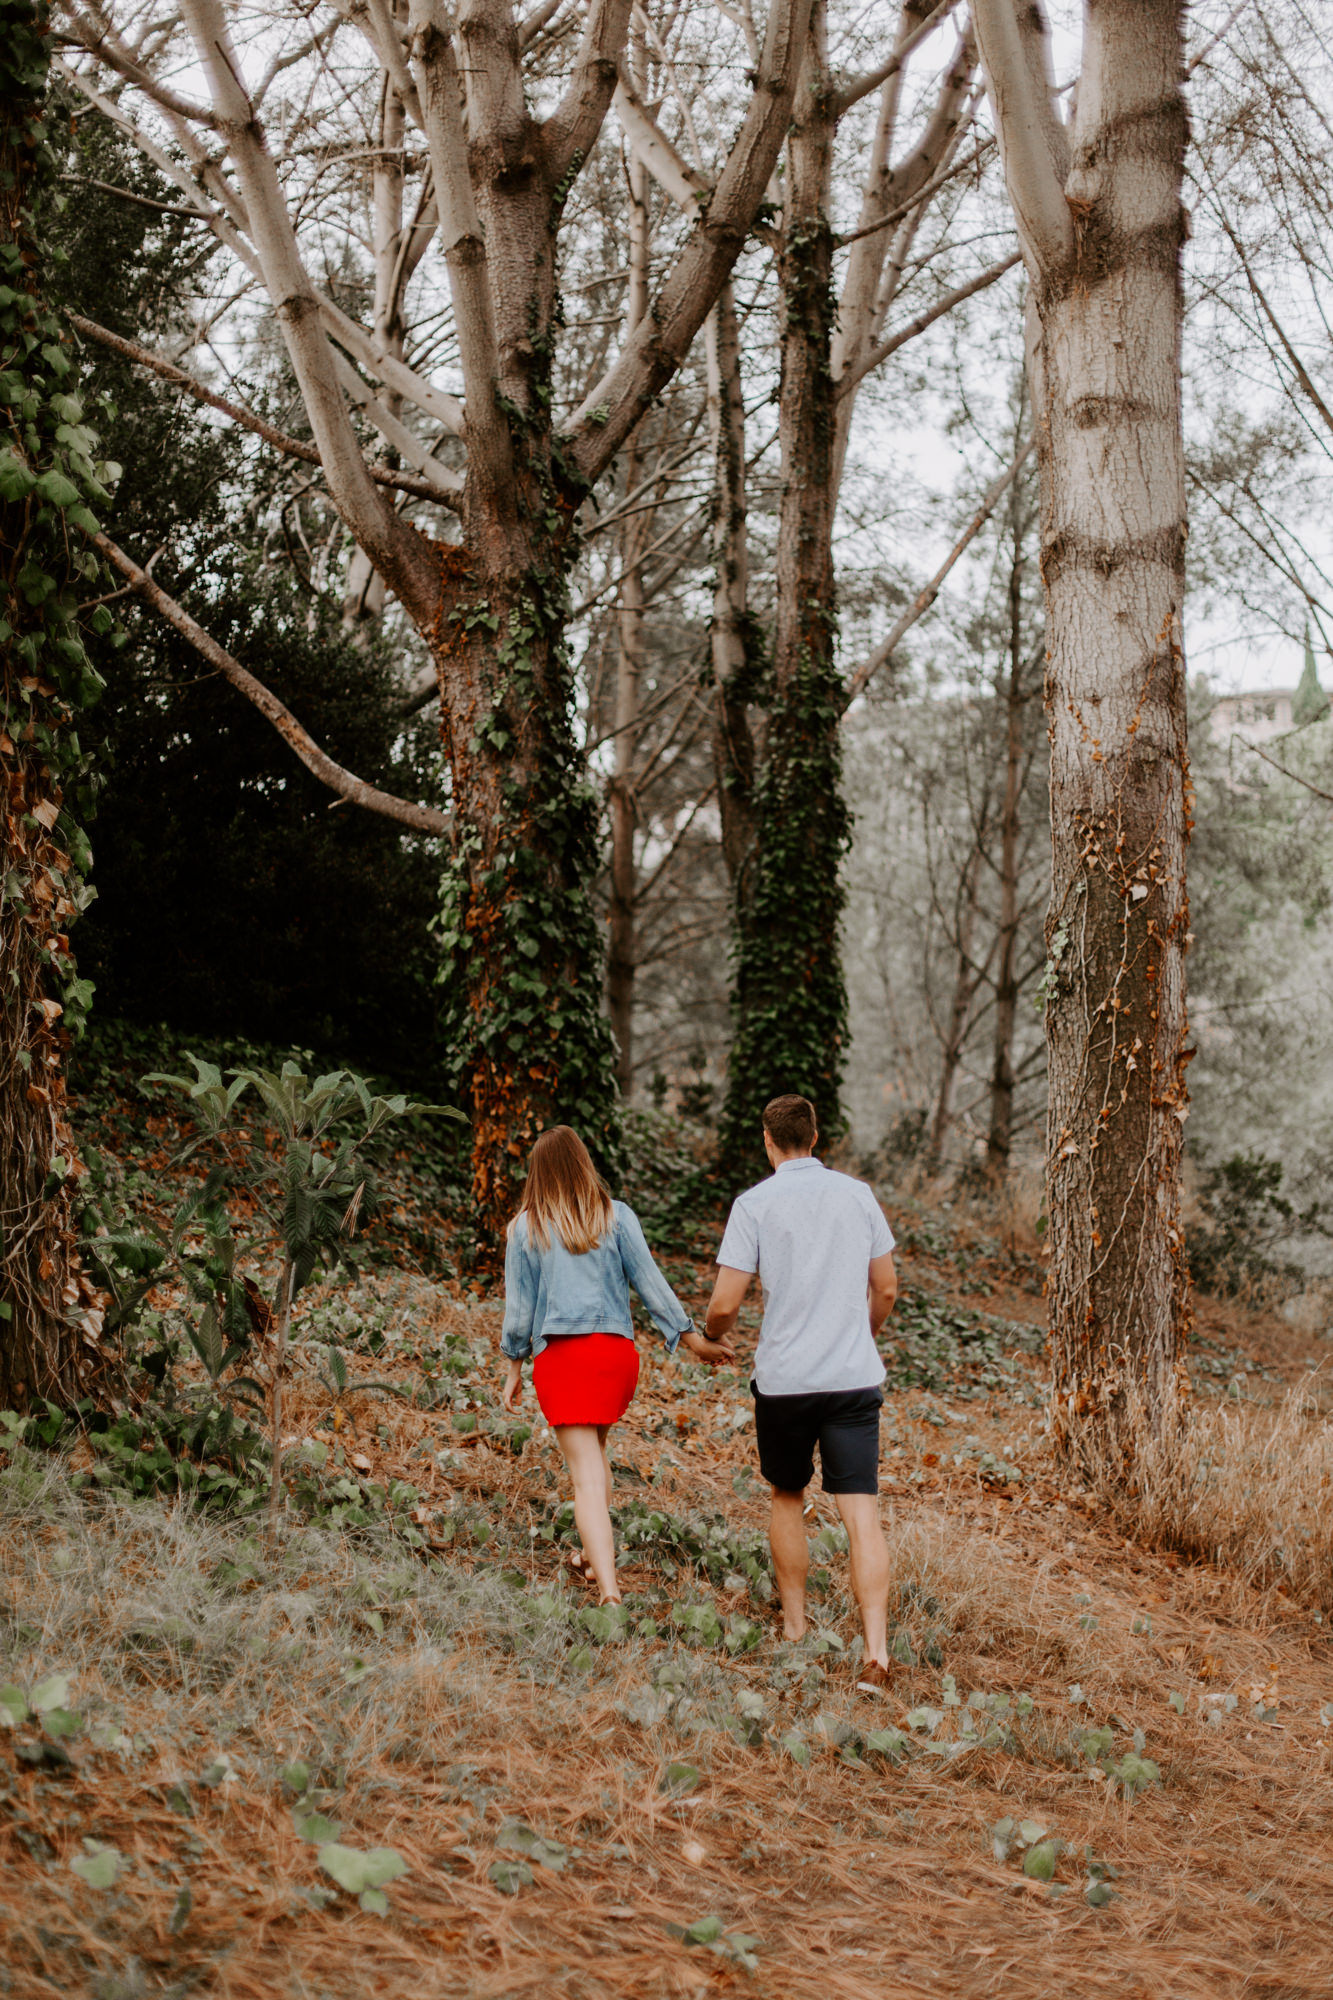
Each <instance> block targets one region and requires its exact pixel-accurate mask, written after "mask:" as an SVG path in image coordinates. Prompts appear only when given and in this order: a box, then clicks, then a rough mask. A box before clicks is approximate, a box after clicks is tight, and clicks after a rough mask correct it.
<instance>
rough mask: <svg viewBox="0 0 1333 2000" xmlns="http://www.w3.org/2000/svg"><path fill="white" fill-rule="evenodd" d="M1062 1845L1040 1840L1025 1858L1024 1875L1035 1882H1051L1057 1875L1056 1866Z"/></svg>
mask: <svg viewBox="0 0 1333 2000" xmlns="http://www.w3.org/2000/svg"><path fill="white" fill-rule="evenodd" d="M1059 1853H1060V1844H1059V1842H1058V1841H1055V1840H1040V1841H1038V1843H1037V1845H1036V1846H1035V1847H1030V1848H1029V1849H1028V1851H1027V1853H1026V1854H1025V1855H1024V1856H1023V1873H1024V1874H1025V1875H1027V1876H1030V1877H1031V1879H1032V1880H1033V1881H1034V1882H1049V1881H1050V1880H1051V1879H1052V1877H1053V1876H1054V1874H1055V1864H1056V1861H1057V1859H1058V1858H1059Z"/></svg>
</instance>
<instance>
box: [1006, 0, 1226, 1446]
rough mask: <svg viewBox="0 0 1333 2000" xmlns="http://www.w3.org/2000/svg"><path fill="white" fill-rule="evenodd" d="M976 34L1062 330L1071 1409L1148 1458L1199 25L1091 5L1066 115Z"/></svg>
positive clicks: (1179, 1244) (1058, 431)
mask: <svg viewBox="0 0 1333 2000" xmlns="http://www.w3.org/2000/svg"><path fill="white" fill-rule="evenodd" d="M973 17H974V20H975V23H976V29H977V34H978V38H979V41H980V44H981V52H982V58H983V62H984V65H985V69H986V76H987V83H988V87H989V90H990V93H991V100H992V103H993V105H994V109H995V119H996V126H997V130H998V135H999V141H1000V149H1001V154H1002V157H1003V160H1004V165H1005V172H1006V177H1007V180H1008V185H1009V193H1010V198H1011V201H1012V205H1013V209H1014V214H1015V217H1016V220H1017V224H1018V232H1019V240H1020V243H1021V245H1022V249H1023V255H1024V258H1025V261H1026V263H1027V267H1028V272H1029V275H1030V277H1031V281H1032V296H1033V303H1034V306H1035V310H1036V314H1037V319H1038V324H1039V335H1038V338H1037V340H1036V343H1035V352H1034V368H1033V375H1034V380H1033V403H1034V409H1035V412H1036V417H1037V429H1038V435H1039V438H1040V441H1041V486H1042V528H1041V548H1042V576H1043V581H1044V584H1045V590H1046V601H1047V613H1048V622H1047V645H1048V660H1049V666H1048V674H1047V707H1048V715H1049V720H1050V730H1051V812H1052V861H1053V878H1054V879H1053V888H1052V902H1051V908H1050V913H1049V916H1048V918H1047V927H1046V939H1047V948H1048V953H1049V957H1048V964H1047V976H1046V983H1045V984H1046V994H1047V1000H1046V1036H1047V1049H1048V1056H1049V1074H1050V1109H1049V1127H1048V1151H1047V1201H1048V1209H1049V1214H1050V1229H1051V1234H1050V1241H1051V1269H1050V1280H1049V1297H1050V1315H1051V1353H1052V1363H1053V1374H1054V1382H1053V1403H1052V1417H1053V1423H1054V1428H1055V1431H1056V1434H1057V1436H1058V1437H1059V1438H1060V1439H1061V1441H1062V1442H1063V1444H1064V1446H1065V1447H1066V1449H1069V1450H1072V1451H1075V1452H1078V1451H1081V1450H1083V1449H1085V1448H1086V1449H1090V1450H1094V1451H1097V1452H1099V1453H1105V1452H1110V1453H1112V1454H1115V1455H1119V1456H1121V1457H1126V1456H1128V1455H1129V1454H1130V1453H1131V1452H1132V1448H1133V1435H1134V1427H1135V1424H1136V1422H1137V1420H1138V1418H1139V1416H1140V1415H1141V1414H1144V1415H1146V1417H1147V1420H1148V1421H1149V1422H1150V1423H1151V1424H1152V1425H1153V1426H1154V1427H1161V1426H1163V1425H1165V1424H1166V1423H1167V1422H1168V1421H1169V1418H1170V1415H1171V1412H1172V1409H1173V1407H1174V1404H1175V1399H1176V1394H1177V1390H1178V1387H1179V1383H1180V1379H1181V1376H1182V1373H1183V1371H1182V1368H1181V1364H1180V1353H1181V1345H1182V1341H1183V1338H1184V1335H1185V1332H1186V1330H1187V1327H1188V1324H1189V1310H1190V1309H1189V1278H1188V1272H1187V1269H1186V1263H1185V1244H1184V1234H1183V1230H1182V1227H1181V1216H1180V1156H1181V1141H1182V1127H1183V1123H1184V1119H1185V1117H1186V1113H1187V1108H1188V1106H1187V1098H1186V1089H1185V1065H1186V1063H1187V1061H1188V1058H1189V1053H1190V1052H1189V1050H1188V1049H1187V1048H1186V1035H1187V1022H1186V1012H1185V965H1184V959H1185V950H1186V946H1187V944H1188V942H1189V939H1188V930H1189V912H1188V903H1187V898H1186V886H1185V852H1186V843H1187V840H1188V835H1189V827H1190V818H1189V812H1190V782H1189V766H1188V761H1187V755H1186V738H1185V674H1184V658H1183V648H1182V636H1181V606H1182V599H1183V592H1184V558H1185V533H1186V514H1185V468H1184V451H1183V445H1182V437H1181V392H1180V329H1181V284H1180V256H1181V246H1182V244H1183V242H1184V240H1185V215H1184V210H1183V208H1182V205H1181V188H1182V180H1183V172H1184V154H1185V142H1186V132H1187V120H1186V111H1185V104H1184V97H1183V93H1182V87H1181V86H1182V79H1183V76H1184V49H1183V27H1184V7H1183V0H1097V4H1096V5H1095V6H1094V5H1092V4H1091V0H1088V4H1087V5H1086V7H1085V13H1084V26H1083V62H1082V72H1081V76H1080V80H1079V87H1078V93H1077V102H1076V105H1075V108H1074V110H1073V113H1072V117H1071V122H1070V123H1069V124H1068V125H1066V124H1065V123H1064V122H1063V121H1062V119H1061V116H1060V112H1059V108H1058V107H1059V99H1058V97H1057V96H1056V94H1055V92H1054V90H1053V88H1052V85H1051V80H1050V77H1051V72H1050V63H1049V55H1048V49H1047V42H1046V33H1045V22H1044V19H1043V17H1042V14H1041V11H1040V9H1039V7H1037V6H1035V5H1032V4H1031V0H1022V4H1021V5H1020V4H1019V0H974V6H973Z"/></svg>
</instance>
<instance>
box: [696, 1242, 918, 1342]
mask: <svg viewBox="0 0 1333 2000" xmlns="http://www.w3.org/2000/svg"><path fill="white" fill-rule="evenodd" d="M713 1296H714V1298H716V1297H717V1293H716V1292H714V1294H713ZM897 1296H898V1273H897V1272H896V1271H895V1270H894V1268H893V1252H892V1251H891V1250H886V1251H885V1252H884V1255H883V1256H882V1257H872V1258H871V1260H870V1289H869V1300H870V1331H871V1333H872V1334H876V1333H878V1332H879V1330H880V1328H881V1327H882V1326H883V1324H884V1322H885V1320H886V1319H887V1318H888V1316H889V1314H890V1313H891V1312H892V1311H893V1302H894V1300H895V1299H896V1298H897ZM712 1326H713V1309H712V1307H711V1306H710V1307H709V1309H708V1327H709V1331H710V1333H711V1331H712Z"/></svg>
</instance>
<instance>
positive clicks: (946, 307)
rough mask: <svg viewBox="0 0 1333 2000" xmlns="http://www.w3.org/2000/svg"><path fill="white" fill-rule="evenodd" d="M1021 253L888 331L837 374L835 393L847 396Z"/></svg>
mask: <svg viewBox="0 0 1333 2000" xmlns="http://www.w3.org/2000/svg"><path fill="white" fill-rule="evenodd" d="M1022 255H1023V253H1022V251H1021V250H1012V251H1011V252H1010V253H1009V255H1008V256H1007V257H1002V258H1001V259H1000V261H999V263H998V264H991V265H990V266H989V267H988V268H987V269H986V270H984V271H980V272H978V274H977V276H976V277H975V278H970V279H969V280H968V282H967V283H966V284H965V285H957V286H955V288H954V290H953V291H951V292H946V293H945V294H944V296H943V298H939V299H936V301H935V303H934V305H933V306H931V307H929V308H928V310H927V311H925V312H923V313H918V314H917V316H916V318H915V319H913V320H909V321H908V323H907V325H906V326H902V327H899V329H898V331H897V332H896V333H893V334H890V335H889V337H888V339H887V340H882V341H881V342H880V343H879V346H878V347H872V348H871V350H870V352H869V353H868V354H867V355H865V356H864V358H863V359H862V360H860V361H858V362H857V363H856V365H855V367H853V368H850V369H848V371H847V373H846V374H845V375H843V376H840V377H839V380H838V391H837V392H838V395H839V396H845V395H847V394H848V393H849V392H850V391H851V390H853V389H854V388H855V387H856V385H857V383H858V382H860V381H861V380H862V379H863V378H864V377H865V376H867V375H869V374H870V373H871V371H872V370H873V369H875V368H878V367H879V365H880V363H881V362H882V361H887V360H888V358H889V356H890V355H891V354H896V353H897V352H898V349H899V348H900V347H905V346H906V345H907V342H908V341H909V340H915V339H916V337H917V335H918V334H919V333H924V332H925V331H926V329H927V327H931V326H934V324H935V322H936V320H937V319H943V318H944V316H945V314H946V313H951V312H952V311H953V309H954V307H955V306H960V305H962V303H963V301H964V299H970V298H973V297H974V296H975V295H976V293H978V292H984V291H985V290H986V287H987V286H988V285H993V284H994V283H995V282H996V280H997V279H998V278H1002V277H1003V276H1004V274H1005V272H1006V271H1012V270H1013V268H1014V265H1015V264H1017V263H1018V262H1019V261H1020V260H1021V258H1022Z"/></svg>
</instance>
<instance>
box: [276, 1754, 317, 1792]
mask: <svg viewBox="0 0 1333 2000" xmlns="http://www.w3.org/2000/svg"><path fill="white" fill-rule="evenodd" d="M278 1776H279V1777H280V1778H281V1779H282V1782H283V1784H284V1785H286V1786H287V1788H288V1790H289V1791H293V1792H297V1793H300V1792H308V1791H309V1790H310V1766H309V1765H308V1764H307V1763H305V1762H304V1761H303V1760H302V1759H300V1758H297V1760H296V1761H295V1762H294V1763H291V1764H284V1765H283V1766H282V1768H281V1770H280V1771H279V1772H278Z"/></svg>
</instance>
